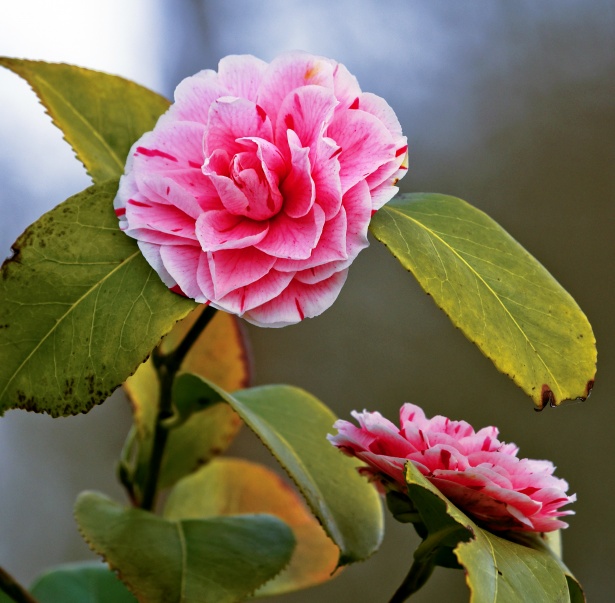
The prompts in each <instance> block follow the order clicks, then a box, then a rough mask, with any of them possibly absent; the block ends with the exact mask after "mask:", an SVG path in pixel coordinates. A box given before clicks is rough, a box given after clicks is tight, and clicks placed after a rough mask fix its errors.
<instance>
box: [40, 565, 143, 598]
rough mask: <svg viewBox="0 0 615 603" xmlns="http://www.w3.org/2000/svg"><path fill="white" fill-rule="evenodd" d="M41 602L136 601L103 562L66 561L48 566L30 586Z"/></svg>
mask: <svg viewBox="0 0 615 603" xmlns="http://www.w3.org/2000/svg"><path fill="white" fill-rule="evenodd" d="M31 592H32V594H33V595H34V596H35V597H36V599H37V601H38V602H39V603H137V600H136V599H135V597H134V595H133V594H132V593H131V592H130V591H129V590H128V589H127V588H126V586H124V584H123V583H122V582H120V580H118V578H117V576H116V575H115V574H114V573H113V572H112V571H111V570H110V569H109V568H108V567H107V566H106V565H105V564H103V563H100V562H83V563H67V564H66V565H60V566H58V567H54V568H52V569H50V570H47V571H46V572H45V573H44V574H42V575H41V576H39V577H38V578H37V579H36V580H35V581H34V583H33V584H32V588H31Z"/></svg>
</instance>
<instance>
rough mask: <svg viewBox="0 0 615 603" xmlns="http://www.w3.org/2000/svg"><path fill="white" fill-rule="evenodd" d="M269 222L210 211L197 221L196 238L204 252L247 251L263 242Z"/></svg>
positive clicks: (224, 212) (225, 212)
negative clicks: (222, 250) (246, 249)
mask: <svg viewBox="0 0 615 603" xmlns="http://www.w3.org/2000/svg"><path fill="white" fill-rule="evenodd" d="M268 231H269V224H268V223H267V222H255V221H254V220H250V219H249V218H245V217H243V216H236V215H234V214H231V213H229V212H227V211H223V210H220V211H209V212H207V213H204V214H201V215H200V216H199V218H198V220H197V221H196V236H197V238H198V240H199V243H200V244H201V248H202V249H203V251H220V250H221V249H245V248H246V247H252V246H253V245H255V244H256V243H258V242H260V241H262V240H263V238H264V237H265V236H266V235H267V232H268Z"/></svg>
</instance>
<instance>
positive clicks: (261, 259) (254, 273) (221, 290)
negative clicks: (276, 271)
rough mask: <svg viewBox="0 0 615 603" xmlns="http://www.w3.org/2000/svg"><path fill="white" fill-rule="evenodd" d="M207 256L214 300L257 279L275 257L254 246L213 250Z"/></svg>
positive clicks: (265, 271) (269, 266)
mask: <svg viewBox="0 0 615 603" xmlns="http://www.w3.org/2000/svg"><path fill="white" fill-rule="evenodd" d="M207 257H208V259H209V270H210V274H211V278H212V281H213V286H214V296H213V298H212V300H216V301H217V300H220V299H221V298H222V297H224V296H225V295H226V294H227V293H229V292H230V291H233V290H235V289H238V288H239V287H245V286H246V285H251V284H252V283H254V282H256V281H258V280H259V279H261V278H262V277H263V276H265V275H266V274H267V273H268V272H269V271H270V270H271V268H272V267H273V265H274V264H275V258H273V257H271V256H269V255H267V254H266V253H262V252H260V251H258V250H257V249H254V247H248V248H246V249H224V250H222V251H214V252H213V253H209V254H208V256H207Z"/></svg>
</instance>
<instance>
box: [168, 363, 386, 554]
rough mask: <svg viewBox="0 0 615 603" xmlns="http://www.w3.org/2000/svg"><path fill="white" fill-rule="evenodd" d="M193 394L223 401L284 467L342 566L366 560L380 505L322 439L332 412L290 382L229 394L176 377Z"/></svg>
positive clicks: (350, 463)
mask: <svg viewBox="0 0 615 603" xmlns="http://www.w3.org/2000/svg"><path fill="white" fill-rule="evenodd" d="M178 382H183V387H185V388H186V389H188V388H192V391H193V392H194V396H195V397H196V398H205V399H215V396H216V395H218V396H219V399H221V400H224V401H225V402H227V403H228V404H229V405H230V406H231V407H232V408H233V409H234V410H235V411H236V412H237V414H238V415H239V416H240V417H241V418H242V419H243V420H244V422H245V423H246V425H248V427H250V429H252V431H254V433H255V434H256V435H257V436H258V437H259V438H260V439H261V441H262V442H263V443H264V444H265V446H267V448H269V450H270V451H271V453H272V454H273V455H274V456H275V457H276V459H277V460H278V461H279V463H280V464H281V465H282V466H283V467H284V469H285V470H286V472H287V473H288V474H289V475H290V477H291V478H292V479H293V481H294V482H295V483H296V484H297V486H298V487H299V490H300V491H301V493H302V494H303V496H304V497H305V499H306V501H307V503H308V505H309V507H310V508H311V510H312V512H313V513H314V514H315V515H316V517H317V518H318V519H319V520H320V522H321V524H322V526H323V528H324V529H325V531H326V532H327V534H328V535H329V537H330V538H331V539H332V540H333V542H335V544H336V545H337V546H338V548H339V549H340V561H339V564H340V565H344V564H347V563H352V562H353V561H359V560H363V559H366V558H367V557H369V556H370V555H371V554H372V553H374V552H375V551H376V550H377V549H378V547H379V546H380V543H381V541H382V535H383V518H382V504H381V502H380V496H379V495H378V493H377V491H376V489H375V488H374V487H373V486H372V485H371V484H370V483H368V482H367V480H366V479H365V478H363V477H361V476H360V475H359V473H358V472H357V470H356V469H357V466H358V465H359V462H358V461H357V460H356V459H352V458H349V457H347V456H345V455H343V454H340V452H339V451H338V450H337V449H336V448H334V447H333V446H331V444H330V443H329V442H328V440H327V439H326V436H327V433H330V432H331V431H332V430H333V423H334V422H335V419H336V417H335V415H334V414H333V413H332V412H331V411H330V410H329V409H328V408H327V407H326V406H325V405H324V404H322V402H320V401H319V400H317V399H316V398H314V396H312V395H310V394H308V393H307V392H305V391H303V390H301V389H299V388H296V387H291V386H288V385H271V386H266V387H254V388H250V389H245V390H241V391H238V392H235V393H234V394H232V395H231V394H229V393H228V392H225V391H224V390H223V389H221V388H219V387H218V386H216V385H215V384H213V383H211V382H209V381H207V380H206V379H203V378H201V377H199V376H197V375H192V374H189V373H185V374H183V375H180V376H178V377H177V378H176V383H178Z"/></svg>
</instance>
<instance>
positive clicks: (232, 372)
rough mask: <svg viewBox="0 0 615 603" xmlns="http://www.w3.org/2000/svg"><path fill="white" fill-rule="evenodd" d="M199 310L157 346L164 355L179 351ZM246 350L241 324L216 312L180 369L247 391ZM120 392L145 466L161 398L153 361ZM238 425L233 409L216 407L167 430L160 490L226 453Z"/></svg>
mask: <svg viewBox="0 0 615 603" xmlns="http://www.w3.org/2000/svg"><path fill="white" fill-rule="evenodd" d="M202 311H203V308H197V309H196V310H194V311H193V312H191V313H190V314H189V315H188V316H187V317H186V318H185V319H183V320H182V321H180V322H178V323H177V324H176V325H175V326H174V327H173V329H172V330H171V332H170V333H169V334H168V335H167V336H166V337H165V338H164V339H163V341H162V343H161V346H160V347H161V351H162V352H163V353H165V354H166V353H169V352H170V351H172V350H173V349H175V347H177V345H178V344H179V343H180V341H181V340H182V339H183V337H184V336H185V335H186V333H187V332H188V330H189V329H190V327H191V326H192V325H193V324H194V322H195V320H196V319H197V317H198V316H199V314H200V313H201V312H202ZM248 348H249V345H248V341H247V335H246V334H245V332H244V331H243V329H242V328H241V325H240V324H239V320H238V319H237V318H236V317H235V316H231V315H230V314H227V313H225V312H217V313H216V315H215V316H214V318H213V319H212V321H211V322H210V323H209V324H208V325H207V328H206V329H205V330H204V331H203V332H202V333H201V335H200V336H199V337H198V339H197V340H196V341H195V342H194V344H193V345H192V347H191V348H190V351H189V352H188V354H187V355H186V357H185V359H184V361H183V363H182V365H181V369H182V370H184V371H191V372H194V373H198V374H200V375H203V376H204V377H207V378H209V379H211V380H212V381H214V382H215V383H217V384H218V385H220V386H221V387H223V388H224V389H225V390H227V391H228V390H230V391H234V390H236V389H239V388H242V387H246V386H247V385H248V383H249V380H250V359H249V352H248ZM124 389H125V390H126V393H127V394H128V397H129V399H130V401H131V404H132V408H133V415H134V421H135V432H136V437H137V440H138V442H139V456H140V458H141V459H143V463H145V464H148V463H149V455H150V450H151V444H152V438H153V434H154V427H155V423H156V414H157V409H158V397H159V395H160V388H159V384H158V378H157V375H156V370H155V369H154V366H153V364H152V362H151V359H150V360H148V361H147V362H145V363H144V364H142V365H141V366H140V367H139V368H138V369H137V372H136V373H135V374H134V375H132V376H131V377H130V378H129V379H128V380H127V381H126V383H125V384H124ZM240 427H241V420H240V419H239V417H238V416H237V414H236V413H235V412H234V411H233V409H232V408H231V407H229V406H228V405H226V404H219V405H217V406H214V407H211V408H207V409H205V410H202V411H199V412H195V413H193V414H192V415H191V416H190V418H189V419H188V420H187V421H186V422H185V423H184V424H182V425H180V426H179V427H176V428H174V429H172V430H170V431H169V437H168V440H167V445H166V447H165V451H164V456H163V459H162V468H161V470H160V478H159V482H158V484H159V487H160V488H168V487H170V486H172V485H173V484H174V483H175V482H176V481H177V480H178V479H180V478H182V477H183V476H184V475H188V474H189V473H191V472H192V471H196V470H197V469H198V468H199V467H200V466H201V465H203V464H204V463H207V462H208V461H209V460H210V459H211V458H212V456H214V455H217V454H221V453H222V452H224V450H225V449H226V448H227V447H228V445H229V444H230V443H231V442H232V440H233V438H234V437H235V435H236V434H237V432H238V431H239V428H240ZM140 470H145V471H147V467H145V466H143V467H141V468H137V471H140ZM137 481H140V480H139V478H137Z"/></svg>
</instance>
